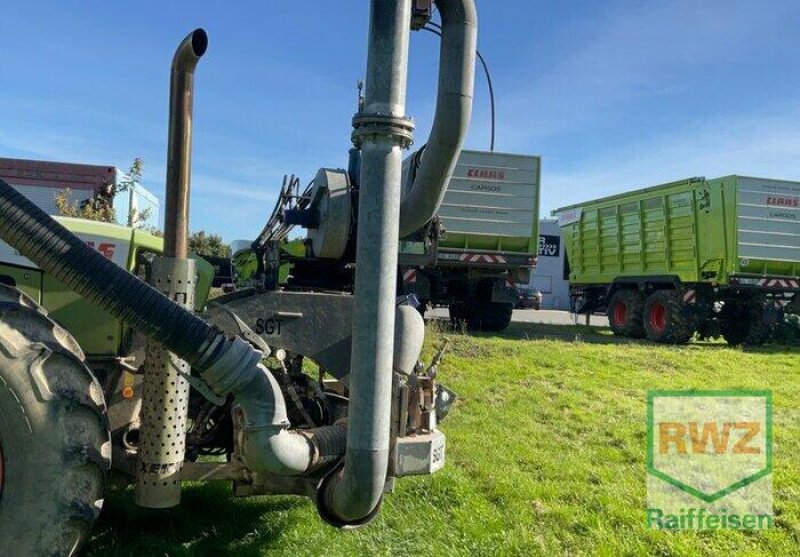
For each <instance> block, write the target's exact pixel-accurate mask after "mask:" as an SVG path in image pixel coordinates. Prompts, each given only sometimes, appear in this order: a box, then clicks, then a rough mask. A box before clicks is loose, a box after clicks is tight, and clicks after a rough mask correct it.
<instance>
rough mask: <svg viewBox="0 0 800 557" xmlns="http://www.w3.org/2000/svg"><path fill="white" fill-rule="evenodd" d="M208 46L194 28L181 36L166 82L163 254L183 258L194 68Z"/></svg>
mask: <svg viewBox="0 0 800 557" xmlns="http://www.w3.org/2000/svg"><path fill="white" fill-rule="evenodd" d="M207 49H208V35H207V34H206V32H205V31H204V30H203V29H195V30H194V31H192V32H191V33H189V34H188V35H186V38H185V39H183V41H182V42H181V44H180V45H178V49H177V50H176V51H175V56H173V58H172V69H171V72H170V84H169V135H168V146H167V193H166V203H165V206H164V212H165V215H166V217H165V221H164V256H165V257H175V258H177V259H186V257H187V255H188V252H189V184H190V182H191V174H192V105H193V100H194V70H195V68H196V67H197V63H198V62H199V61H200V58H201V57H202V56H203V54H205V52H206V50H207Z"/></svg>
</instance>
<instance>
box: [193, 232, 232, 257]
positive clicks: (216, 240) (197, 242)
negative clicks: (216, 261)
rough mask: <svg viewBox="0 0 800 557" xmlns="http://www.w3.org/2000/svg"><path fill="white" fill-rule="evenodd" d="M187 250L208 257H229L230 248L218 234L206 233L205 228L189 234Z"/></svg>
mask: <svg viewBox="0 0 800 557" xmlns="http://www.w3.org/2000/svg"><path fill="white" fill-rule="evenodd" d="M189 250H190V251H193V252H194V253H196V254H197V255H200V256H203V255H207V256H209V257H226V258H227V257H230V256H231V248H230V246H229V245H227V244H226V243H225V242H224V241H223V239H222V236H220V235H219V234H207V233H206V231H205V230H200V231H198V232H192V234H191V235H190V236H189Z"/></svg>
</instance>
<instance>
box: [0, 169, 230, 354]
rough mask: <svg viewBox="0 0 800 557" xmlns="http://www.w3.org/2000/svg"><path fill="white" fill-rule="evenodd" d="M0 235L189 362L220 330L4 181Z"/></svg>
mask: <svg viewBox="0 0 800 557" xmlns="http://www.w3.org/2000/svg"><path fill="white" fill-rule="evenodd" d="M0 238H1V239H3V240H4V241H5V242H7V243H9V244H10V245H11V246H13V247H14V248H16V249H17V250H18V251H19V252H20V253H21V254H22V255H24V256H25V257H27V258H28V259H30V260H31V261H33V262H34V263H36V264H37V265H38V266H39V267H40V268H42V269H44V270H45V271H47V272H48V273H50V274H52V275H53V277H55V278H56V279H58V280H59V281H61V282H63V283H64V284H66V285H67V286H68V287H69V288H71V289H72V290H74V291H75V292H77V293H78V294H80V295H81V296H83V297H84V298H86V299H88V300H90V301H92V302H94V303H95V304H97V305H98V306H100V307H101V308H103V309H105V310H106V311H108V312H109V313H111V314H112V315H114V316H115V317H117V318H119V319H122V320H123V321H125V322H127V323H128V324H129V325H131V326H132V327H134V328H135V329H138V330H140V331H142V332H143V333H145V334H146V335H147V336H149V337H152V338H155V339H157V340H158V341H159V342H161V343H162V344H163V345H165V346H167V347H168V348H169V349H170V350H172V351H173V352H175V353H176V354H178V355H179V356H180V357H181V358H183V359H184V360H186V361H188V362H190V363H195V362H196V360H197V359H198V358H199V357H200V356H201V348H206V347H208V346H210V344H211V341H212V340H213V339H215V338H216V337H217V336H218V335H220V334H221V333H220V331H218V330H217V329H215V328H214V327H212V326H211V325H209V324H208V323H206V322H205V321H203V320H202V319H200V318H199V317H197V316H196V315H194V314H192V313H190V312H189V311H187V310H185V309H184V308H182V307H181V306H179V305H178V304H175V303H173V302H172V301H170V300H169V298H167V297H166V296H164V295H163V294H161V293H160V292H158V291H157V290H156V289H154V288H153V287H151V286H150V285H148V284H147V283H145V282H144V281H142V280H140V279H139V278H138V277H136V276H134V275H132V274H131V273H129V272H127V271H125V270H124V269H121V268H119V267H117V266H116V265H115V264H114V263H113V262H111V261H110V260H109V259H107V258H105V257H103V256H102V255H101V254H100V253H98V252H97V251H95V250H93V249H92V248H90V247H89V246H87V245H86V244H85V243H84V242H83V241H82V240H81V239H80V238H78V237H77V236H75V235H74V234H72V233H71V232H70V231H69V230H67V229H66V228H64V227H63V226H62V225H61V224H59V223H58V222H56V221H55V220H54V219H53V218H52V217H50V216H49V215H47V214H46V213H45V212H44V211H42V210H41V209H40V208H39V207H37V206H36V205H34V204H33V203H32V202H31V201H30V200H28V199H27V198H26V197H25V196H23V195H22V194H20V193H19V192H18V191H17V190H15V189H14V188H12V187H11V186H10V185H8V183H6V182H5V181H3V180H0ZM207 361H208V360H207V359H206V362H207ZM206 362H204V363H206Z"/></svg>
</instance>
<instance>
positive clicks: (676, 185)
mask: <svg viewBox="0 0 800 557" xmlns="http://www.w3.org/2000/svg"><path fill="white" fill-rule="evenodd" d="M553 214H554V215H557V216H558V219H559V224H560V226H561V231H562V236H563V239H564V240H563V241H564V245H565V246H566V253H567V261H568V269H567V271H566V272H567V273H568V275H569V280H570V292H571V298H572V302H573V305H574V309H575V311H576V312H577V313H587V314H589V313H592V312H598V311H605V312H606V313H607V314H608V319H609V324H610V326H611V329H612V330H613V331H614V333H615V334H617V335H621V336H628V337H634V338H637V337H647V338H648V339H650V340H652V341H655V342H665V343H684V342H687V341H688V340H689V339H690V338H691V337H692V336H693V335H694V334H695V333H698V334H699V335H700V336H701V337H715V336H719V335H722V336H723V337H724V338H725V340H727V341H728V342H729V343H730V344H742V343H745V344H753V345H757V344H761V343H763V342H765V341H766V340H767V339H768V338H769V335H770V331H771V329H772V327H773V325H774V324H776V323H778V322H780V321H782V319H783V314H784V312H793V313H798V312H800V296H798V292H800V182H791V181H785V180H771V179H764V178H750V177H745V176H725V177H722V178H716V179H713V180H706V179H705V178H690V179H688V180H681V181H678V182H672V183H669V184H663V185H660V186H655V187H650V188H646V189H642V190H637V191H633V192H630V193H626V194H621V195H615V196H611V197H606V198H603V199H597V200H594V201H587V202H586V203H580V204H577V205H571V206H569V207H563V208H561V209H557V210H555V211H554V212H553Z"/></svg>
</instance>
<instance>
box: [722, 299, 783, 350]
mask: <svg viewBox="0 0 800 557" xmlns="http://www.w3.org/2000/svg"><path fill="white" fill-rule="evenodd" d="M719 329H720V333H722V338H724V339H725V342H727V343H728V344H730V345H731V346H739V345H742V344H743V345H745V346H761V345H762V344H764V343H765V342H766V341H767V339H768V338H769V336H770V329H769V327H768V326H767V324H766V323H764V319H763V310H762V308H761V307H760V306H759V305H758V304H755V303H752V302H736V301H727V302H725V305H724V306H722V310H721V311H720V313H719Z"/></svg>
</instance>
